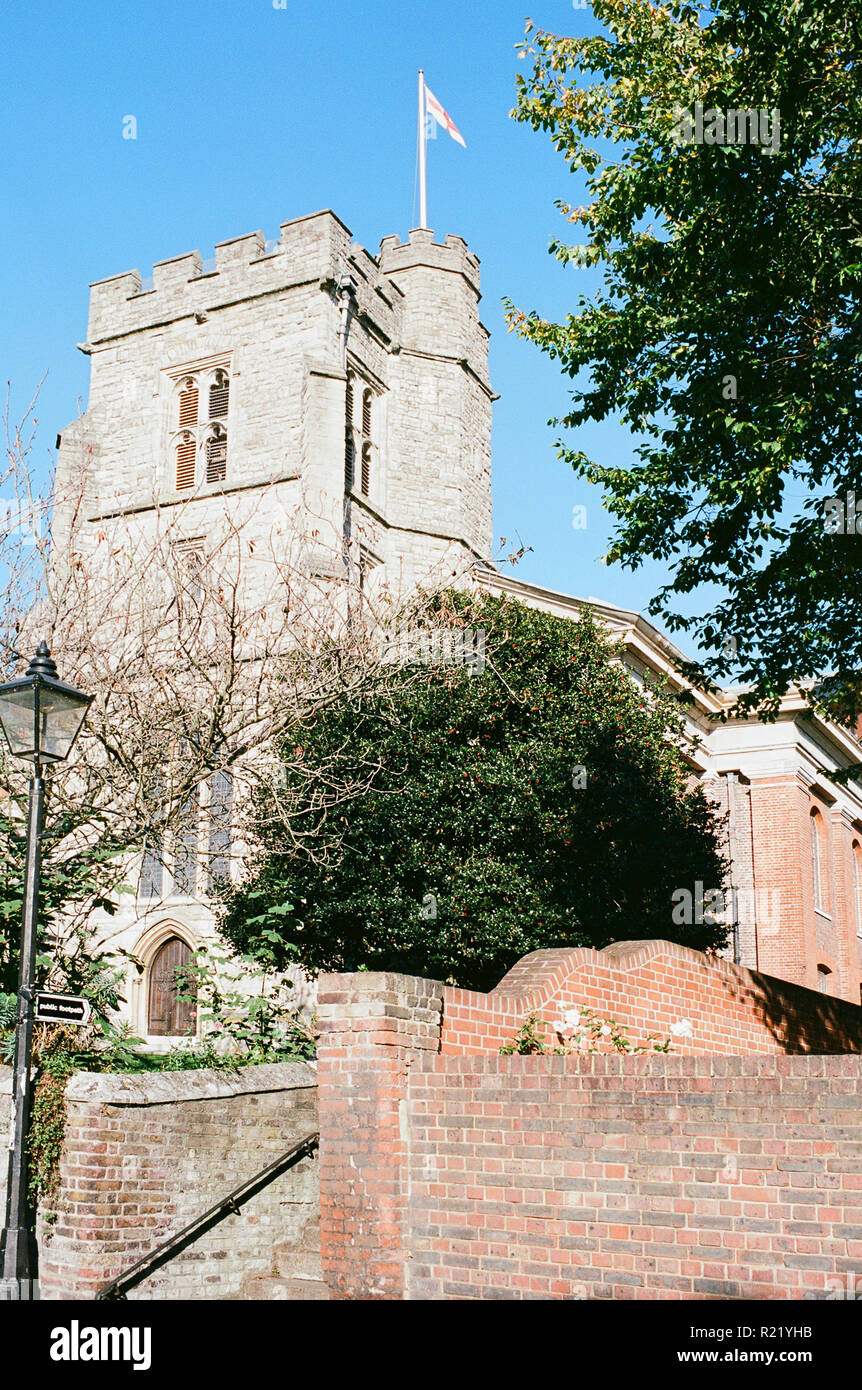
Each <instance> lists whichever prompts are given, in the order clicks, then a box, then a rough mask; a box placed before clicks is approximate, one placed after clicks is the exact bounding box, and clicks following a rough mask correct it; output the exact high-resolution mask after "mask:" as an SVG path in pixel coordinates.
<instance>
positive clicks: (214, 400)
mask: <svg viewBox="0 0 862 1390" xmlns="http://www.w3.org/2000/svg"><path fill="white" fill-rule="evenodd" d="M185 370H186V372H188V375H183V376H180V377H177V378H174V381H175V386H174V391H175V400H176V404H175V405H174V406H173V409H174V410H175V411H176V414H175V415H174V425H173V428H174V433H173V434H172V437H171V447H172V449H173V450H174V452H175V461H174V466H175V470H176V471H175V476H174V485H175V487H176V489H177V491H179V492H182V491H189V490H190V489H192V488H194V487H196V486H198V484H200V483H209V484H218V483H223V482H224V481H225V478H226V477H227V421H228V415H229V409H230V373H229V372H228V370H227V369H226V368H225V367H216V366H208V367H195V368H193V369H192V370H191V371H190V370H189V369H188V368H186V369H185ZM198 460H200V464H199V463H198ZM201 473H203V477H201Z"/></svg>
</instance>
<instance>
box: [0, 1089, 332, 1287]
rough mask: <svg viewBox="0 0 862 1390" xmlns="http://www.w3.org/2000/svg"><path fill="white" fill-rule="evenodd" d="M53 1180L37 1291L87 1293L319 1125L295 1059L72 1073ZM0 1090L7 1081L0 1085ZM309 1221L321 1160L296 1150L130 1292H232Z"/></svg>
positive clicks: (295, 1239)
mask: <svg viewBox="0 0 862 1390" xmlns="http://www.w3.org/2000/svg"><path fill="white" fill-rule="evenodd" d="M66 1096H67V1123H66V1142H65V1148H64V1152H63V1159H62V1165H61V1183H60V1190H59V1194H58V1197H57V1199H56V1201H55V1202H54V1203H52V1204H49V1206H48V1207H47V1210H48V1211H52V1212H54V1213H56V1216H57V1220H56V1223H55V1224H53V1225H46V1224H45V1221H44V1220H42V1222H41V1224H40V1232H39V1255H40V1285H41V1295H42V1297H43V1298H48V1299H58V1298H59V1299H64V1298H83V1299H90V1298H92V1297H94V1295H95V1293H96V1291H97V1289H98V1288H99V1287H100V1286H101V1285H102V1284H104V1283H106V1282H108V1281H109V1280H110V1279H113V1278H114V1277H115V1276H116V1275H118V1274H120V1273H122V1272H123V1271H124V1270H126V1269H128V1267H129V1266H130V1265H131V1264H133V1263H134V1262H135V1260H136V1259H138V1258H139V1257H140V1256H141V1255H143V1254H145V1253H146V1252H147V1251H149V1250H151V1249H152V1248H153V1247H154V1246H156V1245H157V1244H158V1243H159V1242H160V1241H161V1240H163V1239H164V1238H165V1237H166V1236H167V1235H169V1234H170V1233H172V1232H174V1231H177V1230H179V1229H180V1228H181V1227H182V1226H184V1225H186V1224H187V1223H188V1222H189V1221H191V1220H192V1219H193V1218H194V1217H196V1216H198V1215H200V1214H201V1213H202V1212H204V1211H205V1210H206V1209H207V1208H208V1207H210V1206H213V1205H214V1204H215V1203H216V1202H217V1201H218V1200H219V1199H220V1198H222V1197H224V1196H226V1195H227V1193H228V1192H230V1191H231V1189H232V1188H234V1187H237V1186H239V1184H240V1183H242V1182H244V1181H245V1180H247V1179H248V1178H251V1177H253V1176H254V1174H255V1173H256V1172H258V1171H259V1170H260V1169H261V1168H263V1167H265V1166H266V1165H267V1164H269V1163H272V1162H273V1161H274V1160H275V1159H276V1158H278V1157H279V1155H280V1154H282V1153H284V1152H285V1150H286V1149H288V1148H290V1146H291V1144H292V1143H294V1142H296V1141H297V1140H299V1139H301V1138H303V1137H304V1135H306V1134H308V1133H309V1132H310V1131H312V1130H315V1129H316V1128H317V1093H316V1078H315V1074H314V1071H313V1070H312V1069H311V1068H310V1067H307V1066H306V1065H305V1064H303V1063H280V1064H279V1065H273V1066H257V1067H247V1068H242V1069H240V1070H239V1071H237V1072H222V1071H190V1072H173V1073H154V1074H150V1075H143V1076H115V1075H96V1074H91V1073H79V1074H78V1075H77V1076H75V1077H73V1078H72V1079H71V1081H70V1082H69V1085H68V1088H67V1092H66ZM0 1097H2V1087H0ZM317 1216H318V1198H317V1161H316V1158H305V1159H303V1160H302V1161H301V1163H299V1164H298V1165H297V1166H296V1167H294V1168H292V1169H289V1170H288V1171H287V1172H286V1173H283V1174H282V1175H281V1176H280V1177H279V1178H276V1179H275V1180H274V1181H273V1182H272V1183H271V1184H270V1185H269V1186H268V1187H266V1188H265V1189H264V1190H263V1191H262V1192H260V1193H258V1194H257V1195H256V1196H254V1197H252V1198H251V1199H250V1200H249V1201H248V1202H247V1203H245V1204H244V1205H243V1206H242V1207H241V1208H240V1209H239V1214H238V1215H235V1216H228V1217H226V1218H225V1219H224V1220H223V1221H222V1222H220V1223H219V1225H217V1226H216V1227H214V1228H213V1230H211V1231H210V1232H208V1233H207V1234H206V1235H204V1236H202V1237H201V1238H200V1239H199V1240H197V1241H196V1242H195V1243H194V1244H193V1245H192V1246H190V1247H189V1248H188V1249H187V1250H185V1251H183V1252H182V1253H180V1254H179V1255H177V1256H176V1257H175V1258H174V1259H173V1260H171V1261H170V1262H169V1263H168V1264H167V1265H164V1266H163V1267H162V1268H161V1269H159V1270H157V1271H156V1273H155V1274H153V1275H151V1276H150V1277H149V1278H148V1279H147V1280H145V1281H144V1283H142V1284H141V1285H139V1286H138V1287H137V1288H136V1289H134V1290H132V1291H131V1293H130V1294H129V1298H144V1299H154V1298H156V1299H165V1298H170V1299H202V1298H207V1299H218V1298H230V1297H235V1296H237V1294H238V1293H239V1291H240V1289H241V1286H242V1283H243V1279H244V1278H245V1276H246V1275H248V1274H267V1273H269V1271H270V1267H271V1264H272V1252H273V1250H274V1248H275V1246H276V1245H278V1244H293V1243H296V1244H299V1243H300V1241H301V1238H302V1233H303V1229H304V1227H305V1226H306V1225H307V1224H308V1223H309V1222H314V1223H316V1221H317Z"/></svg>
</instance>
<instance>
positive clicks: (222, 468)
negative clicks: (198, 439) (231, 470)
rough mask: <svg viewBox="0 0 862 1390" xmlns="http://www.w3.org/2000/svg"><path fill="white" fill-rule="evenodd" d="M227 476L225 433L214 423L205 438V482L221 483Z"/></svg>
mask: <svg viewBox="0 0 862 1390" xmlns="http://www.w3.org/2000/svg"><path fill="white" fill-rule="evenodd" d="M226 477H227V435H226V434H225V432H224V430H223V429H222V427H221V425H216V427H215V430H214V431H213V433H212V435H211V436H210V438H209V439H208V440H207V482H208V483H222V482H224V480H225V478H226Z"/></svg>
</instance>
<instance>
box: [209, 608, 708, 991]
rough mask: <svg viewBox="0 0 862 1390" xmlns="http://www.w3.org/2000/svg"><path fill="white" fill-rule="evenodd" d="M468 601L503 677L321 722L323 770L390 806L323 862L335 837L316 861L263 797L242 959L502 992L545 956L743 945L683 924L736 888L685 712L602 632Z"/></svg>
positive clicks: (241, 927) (309, 738) (359, 805)
mask: <svg viewBox="0 0 862 1390" xmlns="http://www.w3.org/2000/svg"><path fill="white" fill-rule="evenodd" d="M459 602H460V603H461V605H462V609H463V612H464V620H466V621H470V622H471V623H472V625H473V626H474V628H477V629H479V630H481V631H484V632H485V634H486V644H487V649H488V651H489V657H488V660H487V664H486V665H485V668H484V670H482V671H472V672H471V671H469V670H468V669H466V668H464V667H455V666H450V667H440V668H439V669H438V670H437V671H436V672H435V678H434V679H432V680H429V681H424V682H416V681H414V682H412V683H407V682H406V681H405V684H404V686H403V689H401V690H400V691H399V690H397V689H393V690H390V691H388V692H386V693H385V694H382V695H379V696H377V695H373V694H372V695H370V696H368V697H364V696H363V697H360V698H357V699H356V700H351V701H349V702H344V703H343V704H342V705H340V706H337V707H336V706H333V707H330V708H329V709H327V710H325V711H322V712H321V714H320V716H319V717H318V719H317V720H316V721H315V723H314V725H313V727H311V728H309V730H308V731H307V732H306V733H305V735H304V743H305V747H304V749H303V750H302V757H303V761H304V762H308V761H309V760H310V761H311V762H312V763H313V762H315V761H317V762H318V763H319V764H320V766H321V767H324V768H327V769H329V768H331V767H332V766H333V765H334V764H338V763H342V764H344V765H345V766H344V769H343V770H342V773H341V775H342V777H347V778H352V779H354V780H356V781H357V782H359V781H362V780H363V779H365V778H366V777H368V779H369V780H368V789H367V791H366V792H365V793H364V794H363V795H362V796H361V797H359V798H357V799H355V800H353V801H352V802H351V804H350V806H349V807H348V808H346V809H344V811H343V812H342V814H341V821H342V824H341V825H340V827H339V840H338V843H337V845H336V847H335V849H334V850H333V852H332V853H330V854H329V855H327V856H323V857H321V858H319V859H317V860H312V859H310V858H309V856H308V854H307V852H305V851H304V849H303V846H304V845H307V844H308V843H309V842H310V841H311V840H312V839H313V838H314V833H315V832H316V831H319V832H320V833H321V834H325V833H326V825H325V818H323V817H321V818H319V820H318V822H317V823H316V825H315V826H309V827H307V829H308V831H309V833H308V834H306V835H304V836H301V837H300V839H299V842H298V843H297V841H296V837H295V833H294V832H293V831H292V830H288V829H287V828H286V827H285V826H284V824H283V823H282V821H281V820H280V818H279V816H278V814H277V812H276V810H275V808H274V806H273V803H272V799H271V796H270V795H269V794H268V793H267V792H266V791H265V789H261V790H260V791H259V792H258V794H257V798H256V806H255V813H256V815H255V823H256V827H257V852H256V854H255V855H254V856H253V857H252V860H251V864H250V868H249V872H248V873H247V876H246V878H245V881H244V882H243V883H242V885H241V886H240V887H238V888H237V889H235V890H234V891H233V892H232V893H231V894H230V895H229V896H228V898H227V900H226V902H225V905H224V916H223V921H222V929H223V932H224V935H225V936H226V938H227V940H228V941H229V942H230V943H231V944H232V945H233V946H235V947H237V948H239V949H241V950H243V951H249V952H252V953H261V954H262V956H263V958H264V959H265V960H266V962H267V963H268V964H273V965H276V966H278V965H285V964H286V963H288V962H299V963H301V964H302V965H304V966H306V967H309V968H311V969H313V970H317V969H332V970H358V969H371V970H399V971H405V972H408V973H414V974H423V975H430V976H432V977H436V978H442V979H445V980H451V981H455V982H457V983H459V984H462V985H467V986H473V987H476V988H483V989H486V988H490V987H492V986H493V985H495V984H496V983H498V981H499V980H500V979H501V978H502V976H503V975H504V974H505V973H506V971H507V970H508V969H509V968H510V967H511V966H512V965H513V964H514V963H515V962H516V961H517V960H519V959H520V957H521V956H523V955H525V954H526V953H527V952H530V951H534V950H537V949H539V948H542V947H566V946H580V945H594V946H599V947H600V946H604V945H606V944H607V943H609V942H611V941H614V940H620V939H630V938H643V937H659V938H669V939H675V940H680V941H684V942H686V943H687V944H689V945H692V946H695V947H698V948H707V947H715V946H718V945H719V944H721V943H722V942H723V940H724V928H723V927H721V926H718V925H716V924H714V923H712V922H702V923H699V924H692V925H691V926H689V927H679V926H674V925H673V923H672V920H671V911H672V908H671V893H672V891H673V890H674V888H677V887H680V886H688V887H689V889H691V888H692V886H693V883H694V882H695V881H696V880H698V879H699V880H701V881H702V882H703V883H706V884H708V885H714V886H715V887H720V886H721V883H722V880H723V875H724V863H723V860H722V857H721V854H720V852H719V849H718V844H717V826H716V821H715V817H714V813H713V810H712V808H711V806H710V805H709V803H708V802H707V800H706V798H705V797H704V794H703V792H702V791H701V790H700V789H695V790H688V789H687V774H686V763H685V758H684V753H683V745H684V742H685V738H684V731H683V726H682V722H681V718H680V713H679V709H678V707H677V706H676V705H675V704H674V703H673V702H672V701H671V700H670V699H669V698H668V697H667V696H665V695H663V694H661V693H660V692H659V691H657V690H655V689H645V688H640V687H639V686H638V685H637V684H636V683H635V682H634V680H632V679H631V678H630V676H629V675H628V673H627V672H626V671H625V670H624V668H623V667H622V666H621V665H620V664H619V663H616V662H615V661H614V659H613V658H614V651H615V649H614V648H613V647H612V646H611V644H610V643H609V642H608V640H607V639H606V638H605V637H603V636H602V634H601V633H600V632H599V630H598V629H597V627H596V625H595V623H594V621H593V619H592V618H591V616H590V615H589V614H585V615H584V616H583V617H582V618H581V620H580V621H579V622H571V621H568V620H565V619H561V618H557V617H554V616H552V615H550V614H547V613H542V612H538V611H536V610H534V609H530V608H527V607H525V606H523V605H521V604H518V603H514V602H511V601H507V600H501V599H496V598H490V597H486V598H484V599H482V600H481V601H477V602H476V606H475V607H470V604H469V602H468V600H467V599H466V598H462V599H461V600H459ZM284 753H285V776H286V777H287V778H289V776H290V758H291V757H292V756H293V753H294V750H293V749H292V748H285V750H284ZM578 768H581V769H583V771H582V773H581V772H578V771H577V769H578ZM369 770H370V775H369ZM581 783H584V785H581Z"/></svg>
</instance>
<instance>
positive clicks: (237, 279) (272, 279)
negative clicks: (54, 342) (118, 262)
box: [87, 211, 350, 347]
mask: <svg viewBox="0 0 862 1390" xmlns="http://www.w3.org/2000/svg"><path fill="white" fill-rule="evenodd" d="M349 248H350V232H349V231H348V229H347V227H345V226H344V223H343V222H341V221H340V220H339V218H337V217H336V216H335V214H334V213H332V212H328V211H326V212H318V213H312V214H311V215H310V216H308V217H298V218H294V219H292V220H290V221H288V222H284V223H282V225H281V228H280V235H279V236H278V238H276V239H275V240H273V241H267V240H265V238H264V235H263V233H262V232H260V231H256V232H250V233H248V234H246V235H244V236H239V237H231V238H230V239H229V240H227V241H221V242H218V243H217V244H216V246H215V256H214V258H213V259H212V260H211V261H204V260H203V259H202V257H201V254H200V252H199V251H189V252H187V253H185V254H184V255H181V256H172V257H170V258H169V259H168V260H164V261H157V262H156V263H155V265H154V266H153V273H152V277H151V279H149V280H146V281H145V280H143V279H142V277H141V274H140V271H138V270H128V271H124V272H123V273H122V274H120V275H112V276H109V277H108V278H107V279H105V280H97V281H96V282H95V283H94V284H92V285H91V286H90V317H89V324H88V328H87V338H88V343H89V346H90V347H98V345H99V344H100V343H103V342H105V341H108V340H110V339H113V338H119V337H122V336H124V335H126V334H129V333H134V332H136V331H141V330H144V329H148V328H151V327H154V326H157V325H162V324H166V323H171V322H174V321H176V320H178V319H181V318H183V317H188V318H191V319H194V318H195V317H196V316H200V315H201V314H208V313H209V312H211V311H214V310H217V309H220V308H223V307H225V306H227V305H230V304H232V303H235V302H236V301H238V300H247V299H254V298H255V297H256V296H265V295H267V294H275V293H278V292H279V291H280V290H286V289H289V288H290V287H291V286H300V285H303V284H307V283H310V282H313V281H315V280H317V281H324V280H327V279H328V278H331V277H332V276H333V275H337V273H338V267H339V264H340V263H343V262H345V261H346V259H347V256H348V253H349Z"/></svg>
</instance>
